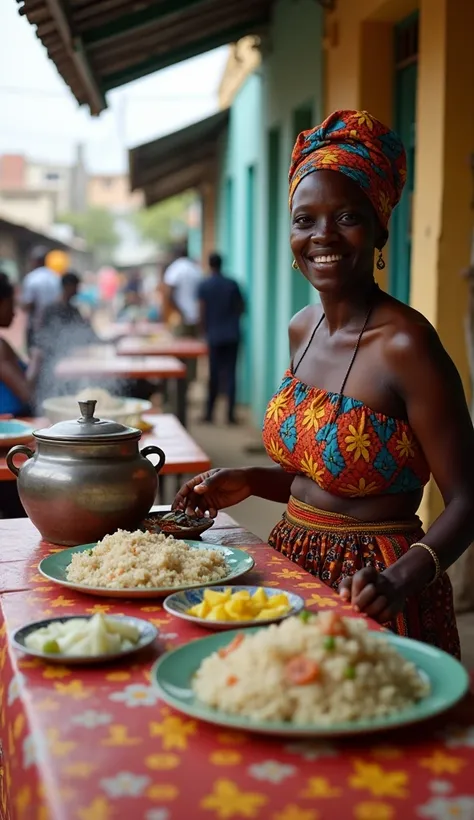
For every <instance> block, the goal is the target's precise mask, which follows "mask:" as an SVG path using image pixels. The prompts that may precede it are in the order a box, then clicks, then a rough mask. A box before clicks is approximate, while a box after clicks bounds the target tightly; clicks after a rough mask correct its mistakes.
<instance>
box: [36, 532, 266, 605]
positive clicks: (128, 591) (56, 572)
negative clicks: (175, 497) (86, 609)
mask: <svg viewBox="0 0 474 820" xmlns="http://www.w3.org/2000/svg"><path fill="white" fill-rule="evenodd" d="M184 543H185V544H188V546H190V547H191V549H196V550H204V549H205V550H212V551H213V552H220V553H221V555H222V556H223V558H224V560H225V562H226V565H227V570H228V571H227V574H226V575H225V577H224V578H218V579H217V580H215V581H209V582H208V583H206V584H203V582H202V581H199V583H197V584H190V583H188V584H177V585H176V586H174V587H169V586H167V587H114V588H109V587H97V586H88V585H87V584H78V583H76V582H75V581H68V578H67V570H68V567H69V564H70V563H71V560H72V556H73V555H76V554H77V553H80V552H90V553H91V554H92V553H93V550H94V547H95V546H96V544H81V545H80V546H78V547H70V548H69V549H64V550H61V551H60V552H54V553H52V554H51V555H48V556H47V557H46V558H43V560H42V561H40V563H39V565H38V570H39V572H40V573H41V575H43V576H44V577H45V578H47V579H48V580H49V581H51V582H52V583H54V584H60V585H61V586H63V587H67V588H68V589H74V590H76V591H77V592H84V593H85V594H87V595H97V596H99V597H102V598H166V596H167V595H170V594H171V593H172V592H178V591H179V590H182V589H193V588H194V589H196V588H198V587H203V586H219V585H222V584H223V583H224V584H228V583H229V582H230V581H234V580H236V579H237V578H241V576H242V575H245V573H246V572H249V571H250V570H251V569H252V568H253V566H254V564H255V561H254V559H253V558H252V556H251V555H248V554H247V553H246V552H244V550H239V549H237V548H235V547H223V546H220V545H216V544H206V543H204V542H203V541H186V540H185V541H184Z"/></svg>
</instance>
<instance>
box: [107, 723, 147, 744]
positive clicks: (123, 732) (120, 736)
mask: <svg viewBox="0 0 474 820" xmlns="http://www.w3.org/2000/svg"><path fill="white" fill-rule="evenodd" d="M107 730H108V737H105V738H103V739H102V740H101V741H100V744H101V746H112V747H114V746H119V747H120V746H137V745H138V744H139V743H142V738H141V737H130V735H129V734H128V728H127V726H121V725H120V724H113V725H112V726H108V727H107Z"/></svg>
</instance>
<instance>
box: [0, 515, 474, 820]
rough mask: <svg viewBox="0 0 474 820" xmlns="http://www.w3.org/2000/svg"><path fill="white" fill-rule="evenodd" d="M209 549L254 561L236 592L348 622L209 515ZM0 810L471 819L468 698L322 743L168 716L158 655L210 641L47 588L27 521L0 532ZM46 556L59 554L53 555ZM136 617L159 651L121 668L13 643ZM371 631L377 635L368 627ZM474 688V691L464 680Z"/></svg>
mask: <svg viewBox="0 0 474 820" xmlns="http://www.w3.org/2000/svg"><path fill="white" fill-rule="evenodd" d="M206 540H207V541H209V542H211V543H216V544H227V545H234V546H237V545H238V546H240V547H241V548H243V549H245V550H246V551H247V552H249V553H250V554H251V555H253V557H254V558H255V561H256V568H255V570H254V571H252V573H250V574H249V575H248V576H247V577H246V582H247V583H257V584H261V583H263V582H264V583H266V584H269V585H274V586H282V587H284V588H285V589H288V590H292V591H294V592H298V593H299V594H300V595H303V596H304V597H305V600H306V604H307V606H308V607H309V608H312V609H322V610H330V611H332V612H338V611H340V612H341V613H343V614H345V615H349V616H351V615H352V612H351V610H350V608H349V607H348V606H347V605H342V604H341V599H340V598H339V597H338V596H336V595H335V593H334V592H332V591H331V590H330V589H329V588H328V587H326V586H325V585H324V584H322V583H321V582H320V581H317V580H315V579H314V578H312V577H311V576H310V575H308V574H307V573H306V572H304V571H303V570H302V569H300V568H299V567H297V566H295V565H294V564H291V563H290V562H289V561H287V559H286V558H284V557H283V556H281V555H279V554H277V553H275V552H274V551H273V550H272V549H270V548H269V547H267V546H266V545H265V544H262V543H261V542H259V540H258V539H257V538H256V537H255V536H254V535H252V533H250V532H248V531H246V530H244V529H242V528H241V527H239V526H238V525H237V524H236V523H235V521H232V520H231V519H229V517H228V516H223V515H220V516H219V517H218V519H217V522H216V524H215V526H214V527H213V528H212V529H211V530H209V531H208V532H207V533H206ZM0 543H1V545H2V548H1V549H0V592H1V595H0V606H1V610H0V676H1V677H0V681H1V684H0V685H1V687H2V698H1V700H0V710H1V714H0V718H1V719H0V741H1V743H2V747H3V761H2V763H3V766H2V771H3V784H2V782H1V779H0V796H1V798H2V805H1V810H0V814H1V816H2V817H6V818H8V819H9V820H42V818H48V820H115V818H117V820H121V819H122V818H123V819H124V820H125V818H127V820H128V818H136V820H240V819H241V818H249V819H250V820H419V819H420V817H426V818H434V820H436V818H438V820H444V818H448V817H452V818H454V817H456V818H459V819H460V820H472V818H473V817H474V797H473V790H472V771H473V766H474V697H473V696H472V695H470V696H468V697H467V698H466V699H465V700H464V701H463V702H462V703H460V704H459V705H458V706H457V707H456V708H455V709H454V710H452V711H451V712H450V713H449V714H447V715H444V716H441V717H440V718H437V719H435V720H432V721H428V722H425V723H423V725H422V726H421V727H417V726H415V727H414V728H413V729H410V728H409V727H408V728H404V729H403V730H399V731H396V732H391V733H386V734H380V735H372V736H370V735H368V736H364V737H358V738H354V739H352V740H341V741H339V742H337V741H335V742H333V743H330V744H329V743H324V742H314V743H302V742H298V741H295V740H293V741H292V740H288V739H286V740H285V739H279V738H264V737H259V736H251V735H247V734H244V733H239V732H233V731H226V730H225V729H220V728H219V727H213V726H211V725H207V724H204V723H201V722H199V721H196V720H191V719H189V718H187V717H186V716H183V715H180V714H179V713H177V712H175V711H174V710H172V709H170V708H168V707H167V706H166V705H165V704H164V703H163V702H162V701H160V699H159V697H158V696H157V694H156V692H155V690H154V689H153V688H152V687H151V685H150V679H149V672H150V667H151V664H152V663H153V661H154V660H155V658H156V657H157V656H158V654H159V653H160V652H161V651H163V649H166V648H173V647H175V646H178V645H180V644H182V643H187V642H189V641H191V640H194V639H196V638H200V637H204V636H206V635H208V634H209V633H208V632H207V630H204V629H201V628H200V627H198V626H194V625H191V624H188V623H186V622H183V621H181V620H178V619H176V618H174V617H172V616H171V615H169V614H167V613H166V612H165V611H164V610H163V608H162V605H161V602H160V601H159V600H156V601H154V600H146V601H139V600H137V601H134V602H132V601H122V600H117V601H113V599H104V598H101V599H98V598H94V597H93V596H88V595H79V594H78V593H74V592H72V591H70V590H65V589H61V588H60V587H57V586H56V585H51V584H48V583H47V581H45V579H44V578H43V577H42V576H41V575H39V574H38V572H37V570H36V567H37V564H38V561H39V560H40V559H41V558H42V557H44V556H45V555H48V554H49V553H50V552H51V551H52V549H53V548H52V546H51V545H49V544H46V543H41V542H40V539H39V534H38V532H37V531H36V530H35V528H34V527H33V525H32V524H31V522H29V521H28V520H19V521H15V520H10V521H0ZM55 549H57V548H55ZM94 612H109V613H111V614H113V613H125V614H130V615H131V614H134V615H138V616H140V617H142V618H147V619H148V620H150V621H151V622H153V623H154V624H155V625H156V626H158V628H159V629H160V634H161V638H160V643H159V645H158V646H157V647H155V648H154V649H153V650H152V651H150V653H149V654H148V655H147V656H144V657H141V658H140V659H139V658H137V659H136V660H135V661H134V662H133V663H132V664H131V665H128V664H126V663H125V662H124V663H121V664H120V663H115V664H114V663H110V664H108V665H107V666H103V667H96V668H94V667H89V668H88V667H84V668H80V667H68V666H67V665H66V664H65V665H64V666H48V665H44V664H42V663H41V662H40V661H37V660H35V659H31V658H27V657H25V656H23V655H20V654H18V653H17V652H16V651H15V650H14V649H13V648H12V646H11V644H10V637H11V634H12V632H13V630H15V629H16V628H17V627H18V626H20V625H22V624H24V623H26V622H28V621H31V620H37V619H40V618H42V617H49V616H55V615H62V614H78V615H79V614H81V613H86V614H91V613H94ZM369 625H371V626H374V627H375V625H374V624H370V622H369ZM473 683H474V681H473Z"/></svg>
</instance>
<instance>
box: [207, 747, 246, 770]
mask: <svg viewBox="0 0 474 820" xmlns="http://www.w3.org/2000/svg"><path fill="white" fill-rule="evenodd" d="M209 761H210V763H212V764H213V765H214V766H236V765H237V764H238V763H241V762H242V754H241V753H240V752H237V751H235V749H216V751H215V752H211V754H210V755H209Z"/></svg>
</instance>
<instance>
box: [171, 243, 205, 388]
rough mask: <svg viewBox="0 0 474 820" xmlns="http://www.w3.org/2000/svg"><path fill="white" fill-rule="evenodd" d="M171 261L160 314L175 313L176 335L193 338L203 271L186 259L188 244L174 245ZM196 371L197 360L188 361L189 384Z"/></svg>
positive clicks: (196, 330)
mask: <svg viewBox="0 0 474 820" xmlns="http://www.w3.org/2000/svg"><path fill="white" fill-rule="evenodd" d="M172 260H173V261H172V262H171V264H170V265H168V267H167V268H166V270H165V274H164V277H163V313H164V316H165V317H166V319H167V320H168V319H169V317H170V315H171V314H172V312H173V311H175V312H176V313H177V314H178V317H179V322H178V324H177V325H176V326H175V327H174V328H173V332H174V333H175V335H176V336H191V337H192V338H196V337H197V336H199V333H200V326H199V301H198V288H199V285H200V284H201V282H202V278H203V277H202V270H201V268H200V267H199V265H197V264H196V262H193V260H192V259H190V258H189V256H188V246H187V242H181V243H180V244H178V245H176V246H175V248H174V251H173V256H172ZM196 371H197V363H196V360H195V359H189V360H188V361H187V369H186V374H187V379H188V382H192V381H194V379H195V378H196Z"/></svg>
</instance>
